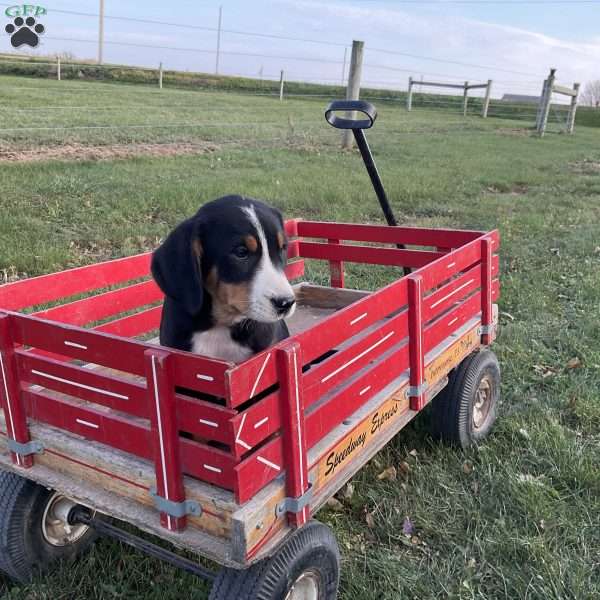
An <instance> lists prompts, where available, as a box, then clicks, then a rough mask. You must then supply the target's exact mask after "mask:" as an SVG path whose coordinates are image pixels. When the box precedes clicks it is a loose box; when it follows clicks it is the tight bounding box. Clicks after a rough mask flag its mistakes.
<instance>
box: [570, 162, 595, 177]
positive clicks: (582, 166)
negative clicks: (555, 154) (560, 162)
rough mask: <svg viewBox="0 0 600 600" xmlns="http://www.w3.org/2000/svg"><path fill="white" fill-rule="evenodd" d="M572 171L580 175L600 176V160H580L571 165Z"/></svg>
mask: <svg viewBox="0 0 600 600" xmlns="http://www.w3.org/2000/svg"><path fill="white" fill-rule="evenodd" d="M569 167H570V168H571V171H573V172H574V173H579V174H580V175H600V160H579V161H577V162H574V163H571V164H570V165H569Z"/></svg>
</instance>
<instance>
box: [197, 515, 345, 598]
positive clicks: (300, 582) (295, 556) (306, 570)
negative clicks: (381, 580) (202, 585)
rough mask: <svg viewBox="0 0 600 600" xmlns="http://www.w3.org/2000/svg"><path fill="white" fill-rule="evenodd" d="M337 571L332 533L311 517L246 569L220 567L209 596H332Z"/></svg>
mask: <svg viewBox="0 0 600 600" xmlns="http://www.w3.org/2000/svg"><path fill="white" fill-rule="evenodd" d="M339 572H340V552H339V549H338V545H337V542H336V540H335V537H334V535H333V533H332V532H331V530H330V529H329V527H327V526H325V525H323V524H322V523H319V522H318V521H311V522H310V523H308V524H307V525H304V526H303V527H301V528H300V529H298V530H297V531H295V532H294V533H293V534H292V535H291V536H290V537H289V539H288V540H287V541H286V542H285V543H284V544H283V545H282V546H281V548H279V550H278V551H277V552H276V553H275V554H274V555H273V556H271V557H270V558H266V559H264V560H262V561H261V562H259V563H256V564H255V565H252V566H251V567H250V568H249V569H246V570H245V571H237V570H235V569H228V568H224V569H222V570H221V571H220V573H219V574H218V575H217V578H216V580H215V583H214V586H213V589H212V591H211V594H210V599H209V600H233V599H234V598H235V599H236V600H335V598H336V597H337V588H338V583H339Z"/></svg>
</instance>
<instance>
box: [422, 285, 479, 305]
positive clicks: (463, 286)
mask: <svg viewBox="0 0 600 600" xmlns="http://www.w3.org/2000/svg"><path fill="white" fill-rule="evenodd" d="M474 281H475V280H474V279H469V281H467V283H463V284H462V285H461V286H459V287H457V288H456V289H455V290H454V291H453V292H450V293H449V294H447V295H446V296H444V297H443V298H440V299H439V300H438V301H437V302H434V303H433V304H432V305H431V307H430V308H435V307H436V306H437V305H438V304H441V303H442V302H444V300H448V298H450V297H452V296H454V294H457V293H458V292H460V290H462V289H463V288H466V287H467V286H468V285H470V284H471V283H473V282H474Z"/></svg>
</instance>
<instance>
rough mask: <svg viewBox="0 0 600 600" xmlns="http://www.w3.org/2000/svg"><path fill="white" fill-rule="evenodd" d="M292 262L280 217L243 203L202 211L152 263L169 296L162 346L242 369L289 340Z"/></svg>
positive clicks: (221, 203)
mask: <svg viewBox="0 0 600 600" xmlns="http://www.w3.org/2000/svg"><path fill="white" fill-rule="evenodd" d="M286 258H287V239H286V236H285V232H284V228H283V219H282V216H281V213H279V211H277V210H275V209H274V208H271V207H270V206H267V205H266V204H264V203H263V202H260V201H258V200H254V199H251V198H245V197H243V196H225V197H223V198H218V199H217V200H213V201H212V202H209V203H208V204H205V205H204V206H202V208H200V210H199V211H198V212H197V213H196V215H195V216H193V217H192V218H191V219H188V220H186V221H184V222H183V223H181V224H180V225H179V226H177V227H176V228H175V229H174V230H173V231H172V232H171V234H170V235H169V236H168V237H167V239H166V240H165V242H164V243H163V244H162V245H161V246H160V247H159V248H158V249H157V250H156V251H155V252H154V254H153V256H152V264H151V270H152V275H153V277H154V279H155V280H156V283H157V284H158V286H159V287H160V289H161V290H162V291H163V292H164V294H165V300H164V304H163V309H162V317H161V323H160V343H161V344H162V345H164V346H169V347H172V348H178V349H180V350H187V351H191V352H194V353H196V354H203V355H205V356H210V357H212V358H219V359H222V360H226V361H230V362H236V363H237V362H242V361H244V360H246V359H247V358H248V357H250V356H251V355H253V354H255V353H257V352H260V351H261V350H264V349H265V348H267V347H268V346H270V345H272V344H275V343H277V342H279V341H281V340H282V339H284V338H286V337H288V336H289V331H288V328H287V326H286V324H285V322H284V320H283V319H285V318H286V317H289V316H291V315H292V313H293V312H294V309H295V305H296V299H295V297H294V291H293V290H292V287H291V285H290V284H289V282H288V280H287V277H286V276H285V273H284V267H285V264H286Z"/></svg>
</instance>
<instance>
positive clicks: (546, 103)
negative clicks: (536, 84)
mask: <svg viewBox="0 0 600 600" xmlns="http://www.w3.org/2000/svg"><path fill="white" fill-rule="evenodd" d="M555 79H556V69H550V76H549V77H548V79H547V80H546V93H545V94H544V98H543V106H542V108H541V112H540V119H539V124H538V133H539V134H540V137H544V133H546V125H547V124H548V115H549V114H550V105H551V104H552V89H553V88H554V81H555Z"/></svg>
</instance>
